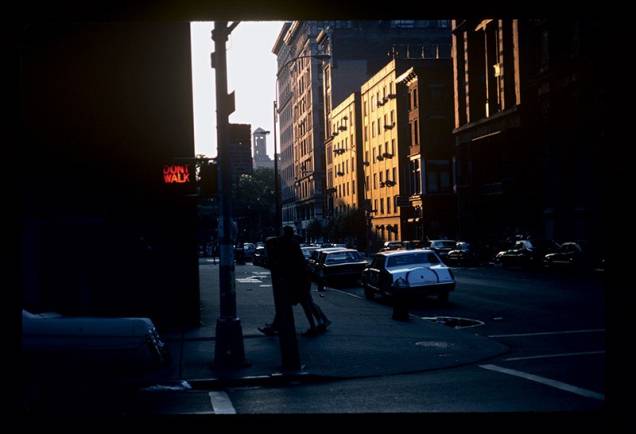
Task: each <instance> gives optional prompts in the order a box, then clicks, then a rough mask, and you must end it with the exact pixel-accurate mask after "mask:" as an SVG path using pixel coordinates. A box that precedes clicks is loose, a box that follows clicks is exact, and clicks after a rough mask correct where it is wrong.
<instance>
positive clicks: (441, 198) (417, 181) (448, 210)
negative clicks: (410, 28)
mask: <svg viewBox="0 0 636 434" xmlns="http://www.w3.org/2000/svg"><path fill="white" fill-rule="evenodd" d="M452 77H453V73H452V64H451V61H450V60H449V59H433V60H422V61H419V62H417V64H415V65H413V66H411V67H410V68H409V69H408V70H407V71H406V72H404V73H403V74H402V75H401V76H399V77H398V78H397V79H396V82H397V86H398V101H399V102H400V103H403V104H406V105H407V108H406V110H407V111H408V123H409V128H408V131H409V140H408V142H409V150H408V166H407V167H406V169H407V170H406V171H405V172H403V173H405V175H407V176H405V178H404V181H405V182H406V183H407V195H408V198H409V202H410V206H409V207H405V208H404V209H403V211H404V212H405V213H406V231H405V239H409V240H425V239H426V238H427V237H428V238H429V239H436V238H441V237H448V238H455V236H456V226H457V216H456V206H457V205H456V197H455V194H454V192H453V178H452V163H453V159H454V156H455V146H454V145H455V144H454V141H453V134H452V126H453V124H452V119H453V79H452Z"/></svg>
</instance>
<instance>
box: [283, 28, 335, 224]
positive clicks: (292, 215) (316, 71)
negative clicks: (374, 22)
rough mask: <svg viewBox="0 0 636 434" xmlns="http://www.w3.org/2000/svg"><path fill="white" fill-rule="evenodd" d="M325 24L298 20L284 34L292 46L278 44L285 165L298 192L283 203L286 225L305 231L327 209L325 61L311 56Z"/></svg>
mask: <svg viewBox="0 0 636 434" xmlns="http://www.w3.org/2000/svg"><path fill="white" fill-rule="evenodd" d="M319 25H320V24H319V22H315V21H294V22H293V23H291V24H290V26H289V27H288V29H287V31H286V32H285V35H284V36H283V43H284V45H285V46H286V47H287V48H288V49H286V50H281V49H282V44H280V43H279V41H278V40H277V42H276V45H275V47H274V54H276V55H277V56H278V63H279V73H278V77H277V79H278V85H279V95H280V100H281V101H284V103H281V104H280V107H279V108H278V114H279V116H280V117H281V169H283V170H285V169H287V170H289V168H290V167H293V188H292V189H291V191H289V193H290V196H291V193H292V192H293V200H291V201H289V202H287V203H286V204H285V205H287V206H284V208H283V210H284V211H286V213H285V214H284V215H283V224H290V223H291V224H294V225H295V226H296V230H297V232H298V233H301V234H303V233H304V232H305V229H306V228H307V226H308V224H309V222H310V221H311V220H312V219H314V218H317V219H322V217H323V209H324V203H323V202H324V195H323V189H324V185H323V184H324V145H323V141H322V137H323V133H322V129H323V122H322V119H321V116H322V94H321V93H320V92H319V91H317V89H320V86H321V84H322V69H321V67H320V61H318V60H317V59H315V58H312V57H309V56H312V55H316V54H318V47H317V44H316V36H317V35H318V33H319V31H320V27H319ZM287 92H288V93H287ZM283 104H285V105H284V106H283ZM285 116H289V118H288V119H286V120H285V121H286V122H287V126H288V127H289V126H291V129H290V130H288V132H289V133H290V134H289V136H287V137H286V138H285V139H283V137H282V134H283V126H282V124H283V122H284V120H283V119H282V118H283V117H285ZM284 140H285V143H283V141H284ZM290 144H291V145H290ZM285 151H286V152H285ZM290 161H293V165H292V164H289V162H290ZM287 175H289V174H287ZM288 197H289V196H288ZM290 211H291V212H290ZM288 219H292V220H288Z"/></svg>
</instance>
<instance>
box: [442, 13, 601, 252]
mask: <svg viewBox="0 0 636 434" xmlns="http://www.w3.org/2000/svg"><path fill="white" fill-rule="evenodd" d="M452 29H453V68H454V81H455V101H454V106H455V129H454V131H453V133H454V136H455V143H456V148H457V161H456V171H457V175H456V181H455V184H456V186H455V188H456V189H457V194H458V212H459V224H460V227H459V229H460V234H462V236H463V237H470V238H476V239H480V238H481V239H483V238H494V239H502V238H505V237H506V236H508V235H514V234H516V233H527V234H529V235H531V236H533V237H534V238H545V239H556V240H558V241H566V240H572V239H577V240H588V241H591V242H594V243H596V242H597V241H598V240H599V238H600V237H601V236H602V234H601V231H602V215H601V212H602V208H603V207H602V199H601V195H602V193H603V191H604V187H603V185H605V184H604V183H605V182H606V179H605V178H604V176H603V175H602V174H603V173H604V171H605V169H607V167H608V166H607V161H608V160H607V155H611V152H610V151H608V149H610V148H609V143H608V139H607V132H608V119H609V116H608V113H609V110H608V104H607V99H606V98H607V97H606V95H607V87H608V86H609V81H610V79H609V69H610V68H607V64H606V62H605V61H604V60H603V59H604V58H603V56H601V55H600V54H601V53H602V52H604V51H605V50H606V49H608V47H609V46H610V45H611V43H610V42H609V37H608V35H609V34H610V33H609V32H608V29H607V26H606V25H603V20H601V19H599V20H593V19H585V20H581V19H484V20H475V19H467V20H454V21H453V24H452ZM598 149H604V151H603V152H598V151H597V150H598ZM599 169H600V170H599Z"/></svg>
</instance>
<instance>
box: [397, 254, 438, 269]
mask: <svg viewBox="0 0 636 434" xmlns="http://www.w3.org/2000/svg"><path fill="white" fill-rule="evenodd" d="M419 264H421V265H424V264H439V260H438V259H437V256H435V254H433V253H431V252H418V253H411V254H408V255H395V256H391V257H389V260H388V261H387V264H386V266H387V267H399V266H402V265H419Z"/></svg>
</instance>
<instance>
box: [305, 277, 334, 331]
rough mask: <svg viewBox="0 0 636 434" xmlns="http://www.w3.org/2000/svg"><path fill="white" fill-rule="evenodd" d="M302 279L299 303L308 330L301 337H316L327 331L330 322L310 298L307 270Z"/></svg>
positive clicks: (309, 279)
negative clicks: (303, 279)
mask: <svg viewBox="0 0 636 434" xmlns="http://www.w3.org/2000/svg"><path fill="white" fill-rule="evenodd" d="M304 278H305V282H304V284H303V286H302V287H301V293H300V300H299V303H300V306H301V307H302V308H303V311H304V312H305V316H306V317H307V322H309V329H308V330H307V331H305V332H304V333H303V336H317V335H318V334H320V333H324V332H326V331H327V327H329V325H330V324H331V321H329V319H328V318H327V315H325V313H324V312H323V311H322V309H320V307H319V306H318V305H317V304H316V303H315V302H314V300H313V298H312V297H311V278H310V276H309V272H308V270H306V269H305V276H304ZM323 291H324V287H323ZM321 296H322V294H321Z"/></svg>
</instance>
